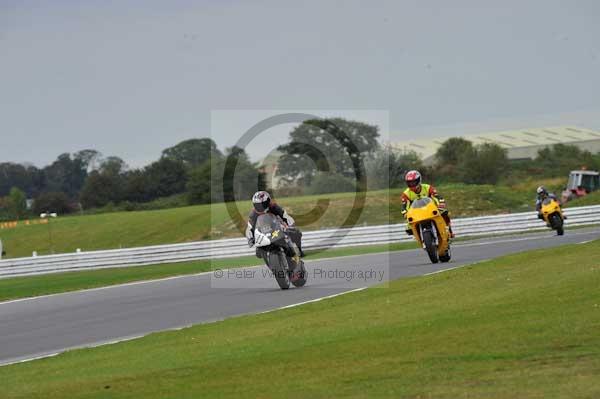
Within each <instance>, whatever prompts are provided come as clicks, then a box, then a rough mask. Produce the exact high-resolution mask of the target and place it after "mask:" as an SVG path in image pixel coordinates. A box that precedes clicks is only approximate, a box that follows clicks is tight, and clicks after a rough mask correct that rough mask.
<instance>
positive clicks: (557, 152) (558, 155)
mask: <svg viewBox="0 0 600 399" xmlns="http://www.w3.org/2000/svg"><path fill="white" fill-rule="evenodd" d="M535 164H537V166H538V167H539V168H541V171H542V173H543V174H544V175H546V176H561V177H566V176H567V175H568V174H569V172H570V171H571V170H577V169H581V168H582V167H587V168H589V169H594V168H597V167H599V166H600V165H599V164H598V163H597V160H596V158H595V157H594V156H593V155H592V153H590V152H589V151H585V150H582V149H580V148H579V147H577V146H574V145H567V144H555V145H553V146H552V147H546V148H544V149H541V150H540V151H538V155H537V157H536V158H535Z"/></svg>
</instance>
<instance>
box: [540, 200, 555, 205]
mask: <svg viewBox="0 0 600 399" xmlns="http://www.w3.org/2000/svg"><path fill="white" fill-rule="evenodd" d="M552 201H553V199H552V198H544V200H543V201H542V205H550V204H551V203H552Z"/></svg>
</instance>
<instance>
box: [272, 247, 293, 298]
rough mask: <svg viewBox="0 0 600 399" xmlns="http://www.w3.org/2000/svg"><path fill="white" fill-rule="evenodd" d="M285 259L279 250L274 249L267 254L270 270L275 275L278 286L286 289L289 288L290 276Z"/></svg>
mask: <svg viewBox="0 0 600 399" xmlns="http://www.w3.org/2000/svg"><path fill="white" fill-rule="evenodd" d="M286 264H287V259H286V258H285V255H284V254H283V252H281V251H274V252H271V253H270V254H269V265H270V266H271V271H272V272H273V275H274V276H275V280H277V284H279V288H281V289H282V290H287V289H288V288H290V277H289V276H288V273H287V267H286Z"/></svg>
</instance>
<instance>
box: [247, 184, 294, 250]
mask: <svg viewBox="0 0 600 399" xmlns="http://www.w3.org/2000/svg"><path fill="white" fill-rule="evenodd" d="M252 205H253V209H252V210H251V211H250V215H249V216H248V226H247V227H246V238H247V239H248V245H249V246H250V247H252V246H253V245H254V229H255V228H256V221H257V220H258V216H259V215H262V214H265V213H267V212H270V213H272V214H274V215H276V216H279V217H280V218H281V219H283V221H284V222H285V223H286V224H287V229H286V233H287V235H288V236H289V237H290V239H291V240H292V242H293V243H294V244H296V246H297V247H298V251H299V252H300V254H299V255H300V257H302V258H303V257H304V251H302V232H301V231H300V230H299V229H297V228H296V227H295V226H294V225H295V221H294V219H293V218H292V217H291V216H290V215H289V214H288V213H287V212H286V211H285V209H283V208H282V207H280V206H279V205H277V204H276V203H275V201H273V200H272V199H271V195H269V193H268V192H266V191H257V192H256V193H255V194H254V195H253V196H252ZM288 255H291V257H292V258H296V254H288ZM257 256H259V255H258V248H257ZM259 257H260V256H259ZM294 260H295V261H296V262H298V260H299V259H294Z"/></svg>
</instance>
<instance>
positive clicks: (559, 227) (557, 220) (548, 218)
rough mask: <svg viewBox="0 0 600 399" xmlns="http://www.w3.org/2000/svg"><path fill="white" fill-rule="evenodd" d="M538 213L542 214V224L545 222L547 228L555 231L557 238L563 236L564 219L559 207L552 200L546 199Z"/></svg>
mask: <svg viewBox="0 0 600 399" xmlns="http://www.w3.org/2000/svg"><path fill="white" fill-rule="evenodd" d="M540 213H541V214H542V217H543V218H544V222H546V224H547V225H548V227H551V228H552V229H553V230H556V234H558V235H559V236H562V235H563V234H565V229H564V220H565V217H564V216H563V214H562V210H561V209H560V205H559V204H558V202H557V201H556V200H555V199H554V198H550V197H548V198H545V199H544V200H543V201H542V208H541V210H540Z"/></svg>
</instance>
